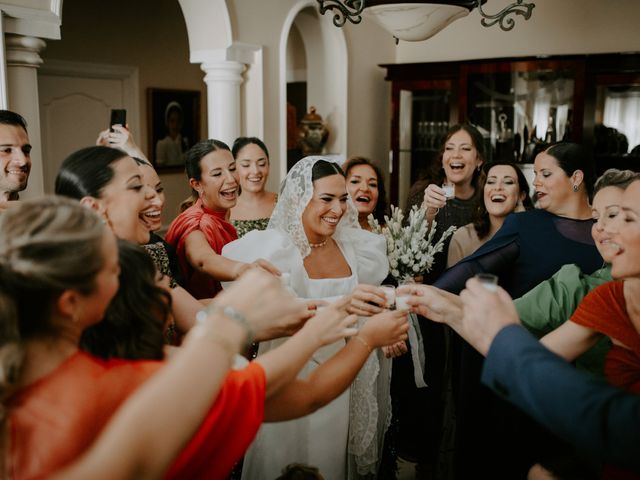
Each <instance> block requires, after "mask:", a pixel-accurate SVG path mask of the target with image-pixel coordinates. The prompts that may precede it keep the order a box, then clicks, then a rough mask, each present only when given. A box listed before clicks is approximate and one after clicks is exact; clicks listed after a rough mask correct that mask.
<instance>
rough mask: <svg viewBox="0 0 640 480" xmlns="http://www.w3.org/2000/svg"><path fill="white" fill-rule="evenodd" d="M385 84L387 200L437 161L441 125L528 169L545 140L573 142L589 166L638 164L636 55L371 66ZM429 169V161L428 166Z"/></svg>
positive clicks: (639, 76) (398, 199) (398, 198)
mask: <svg viewBox="0 0 640 480" xmlns="http://www.w3.org/2000/svg"><path fill="white" fill-rule="evenodd" d="M381 67H383V68H385V69H386V70H387V76H386V79H387V80H388V81H390V82H391V112H392V118H391V165H390V172H391V174H390V180H391V184H390V185H389V192H390V201H391V203H393V204H395V205H400V206H402V207H404V206H405V201H406V197H407V194H408V192H409V189H410V186H411V185H412V184H413V183H414V182H415V181H416V180H418V179H419V178H420V177H421V176H422V175H424V174H425V173H426V172H428V171H429V169H430V168H431V167H432V166H434V162H439V158H440V156H439V148H440V145H441V143H442V139H443V138H444V135H445V134H446V131H447V129H448V128H449V126H450V125H452V124H455V123H460V122H465V121H469V122H471V123H472V124H474V125H475V126H476V127H477V128H478V129H479V130H480V132H481V133H482V135H483V137H484V140H485V150H486V152H487V155H488V161H491V160H494V159H498V158H500V159H507V160H511V161H513V162H515V163H517V164H519V165H520V166H521V168H522V169H523V170H524V171H525V174H528V177H529V178H530V177H531V174H532V172H531V171H532V167H531V163H532V162H533V159H534V158H535V156H536V155H537V153H538V152H539V151H541V150H543V149H544V148H545V147H546V146H547V145H549V144H550V143H553V142H556V141H561V140H570V141H575V142H583V143H585V144H586V145H588V146H590V147H591V148H592V149H593V152H594V154H595V155H596V169H597V172H598V173H601V172H602V171H604V170H605V169H606V168H609V167H617V168H630V169H634V170H640V151H639V150H640V147H638V148H637V149H636V150H635V151H634V147H635V146H637V145H638V144H640V54H602V55H600V54H599V55H571V56H560V57H548V58H506V59H494V60H471V61H466V62H438V63H419V64H389V65H381ZM436 167H437V165H436Z"/></svg>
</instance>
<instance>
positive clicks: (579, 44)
mask: <svg viewBox="0 0 640 480" xmlns="http://www.w3.org/2000/svg"><path fill="white" fill-rule="evenodd" d="M531 1H533V2H534V3H535V5H536V6H535V8H534V9H533V14H532V16H531V18H530V19H529V20H528V21H525V20H524V19H523V17H520V16H516V17H513V18H514V19H515V21H516V25H515V27H514V29H513V30H511V31H510V32H503V31H502V30H500V28H499V27H498V26H493V27H491V28H485V27H483V26H482V25H481V24H480V20H481V16H480V14H479V13H478V12H477V11H476V10H474V11H472V12H471V13H470V14H469V15H468V16H467V17H465V18H463V19H460V20H457V21H455V22H454V23H452V24H451V25H449V26H448V27H447V28H446V29H444V30H443V31H442V32H440V33H438V34H437V35H436V36H434V37H433V38H431V39H429V40H427V41H425V42H401V43H400V45H399V47H398V54H397V57H396V62H397V63H412V62H434V61H443V60H464V59H472V58H495V57H510V56H525V55H561V54H584V53H606V52H631V51H636V52H637V51H640V30H639V29H638V18H640V1H638V0H606V1H603V0H531ZM509 3H511V0H491V1H489V2H487V3H486V4H485V6H484V9H485V11H486V12H487V13H490V14H493V13H496V12H498V11H499V10H500V9H501V8H503V7H504V6H506V5H508V4H509Z"/></svg>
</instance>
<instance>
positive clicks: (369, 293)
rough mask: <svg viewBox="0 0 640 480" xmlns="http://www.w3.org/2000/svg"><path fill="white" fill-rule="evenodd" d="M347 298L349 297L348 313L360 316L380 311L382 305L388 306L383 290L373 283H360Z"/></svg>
mask: <svg viewBox="0 0 640 480" xmlns="http://www.w3.org/2000/svg"><path fill="white" fill-rule="evenodd" d="M347 298H348V299H349V303H348V305H347V310H348V311H349V313H353V314H355V315H360V316H362V317H370V316H371V315H375V314H376V313H380V312H382V311H383V310H384V307H388V306H389V305H387V297H386V296H385V294H384V291H383V290H382V289H381V288H379V287H375V286H373V285H365V284H360V285H358V286H357V287H356V288H355V289H354V290H353V292H352V293H351V295H349V296H348V297H347Z"/></svg>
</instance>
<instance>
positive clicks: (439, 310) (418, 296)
mask: <svg viewBox="0 0 640 480" xmlns="http://www.w3.org/2000/svg"><path fill="white" fill-rule="evenodd" d="M397 293H398V294H399V295H400V294H403V293H404V294H407V293H408V294H410V295H411V297H409V298H408V299H407V303H408V304H409V305H411V307H412V310H413V311H414V312H415V313H417V314H419V315H422V316H423V317H426V318H428V319H429V320H433V321H434V322H438V323H446V324H448V325H450V326H452V327H454V328H455V327H456V326H457V325H460V323H461V321H462V302H461V300H460V298H459V297H458V296H457V295H454V294H453V293H449V292H446V291H444V290H440V289H439V288H436V287H432V286H430V285H417V284H410V285H403V286H401V287H398V290H397Z"/></svg>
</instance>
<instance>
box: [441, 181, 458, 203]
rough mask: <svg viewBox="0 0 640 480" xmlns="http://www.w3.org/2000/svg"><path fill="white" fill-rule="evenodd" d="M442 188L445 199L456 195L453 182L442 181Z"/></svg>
mask: <svg viewBox="0 0 640 480" xmlns="http://www.w3.org/2000/svg"><path fill="white" fill-rule="evenodd" d="M442 190H444V196H445V198H446V199H447V200H451V199H452V198H454V197H455V196H456V186H455V184H453V183H448V182H445V183H443V184H442Z"/></svg>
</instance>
